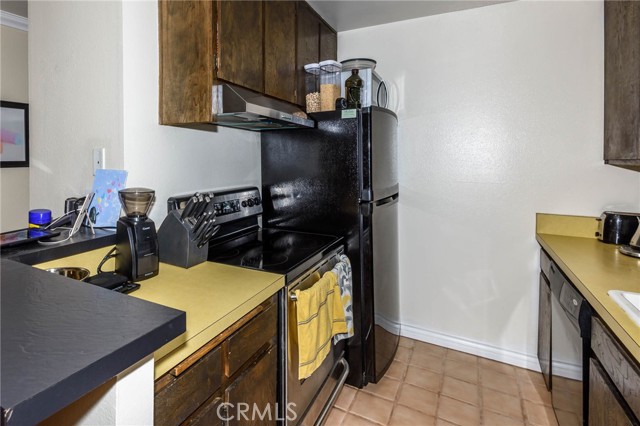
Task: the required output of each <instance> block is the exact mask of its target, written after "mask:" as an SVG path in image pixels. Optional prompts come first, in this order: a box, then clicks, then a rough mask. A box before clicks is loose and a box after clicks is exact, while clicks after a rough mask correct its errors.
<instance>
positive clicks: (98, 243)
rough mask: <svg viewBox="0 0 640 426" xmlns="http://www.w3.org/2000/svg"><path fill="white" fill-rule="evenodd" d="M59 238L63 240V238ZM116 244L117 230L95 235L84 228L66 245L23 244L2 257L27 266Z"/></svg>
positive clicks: (5, 252)
mask: <svg viewBox="0 0 640 426" xmlns="http://www.w3.org/2000/svg"><path fill="white" fill-rule="evenodd" d="M66 233H67V232H66V231H63V234H66ZM56 238H58V237H56ZM59 238H62V236H61V237H59ZM115 244H116V232H115V230H110V229H96V230H95V234H91V231H90V230H89V228H86V227H82V228H80V230H79V231H78V233H77V234H76V235H74V236H73V237H71V238H70V239H69V241H65V242H64V243H60V244H56V245H42V244H38V242H33V243H28V244H23V245H20V246H15V247H10V248H6V249H4V250H2V252H0V257H2V258H3V259H11V260H15V261H17V262H20V263H26V264H27V265H35V264H38V263H44V262H48V261H50V260H54V259H60V258H61V257H67V256H73V255H74V254H78V253H83V252H85V251H90V250H96V249H99V248H102V247H107V246H112V245H115Z"/></svg>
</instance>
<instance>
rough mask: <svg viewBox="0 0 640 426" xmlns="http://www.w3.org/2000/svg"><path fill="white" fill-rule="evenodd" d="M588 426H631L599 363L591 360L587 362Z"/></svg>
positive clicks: (611, 384) (631, 423) (631, 422)
mask: <svg viewBox="0 0 640 426" xmlns="http://www.w3.org/2000/svg"><path fill="white" fill-rule="evenodd" d="M589 425H592V426H633V425H634V423H633V421H632V419H631V418H629V416H627V414H626V413H625V411H624V408H623V407H622V405H621V404H620V402H619V401H618V399H617V398H616V395H615V391H614V390H613V383H610V380H609V378H608V377H607V375H606V373H605V372H604V371H603V370H602V367H600V363H599V362H598V361H596V360H594V359H593V358H591V359H590V362H589Z"/></svg>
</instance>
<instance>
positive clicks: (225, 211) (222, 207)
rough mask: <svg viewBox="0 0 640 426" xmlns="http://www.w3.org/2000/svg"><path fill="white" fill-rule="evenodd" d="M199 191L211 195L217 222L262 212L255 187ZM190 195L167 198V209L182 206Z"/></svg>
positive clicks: (229, 220) (258, 194) (260, 201)
mask: <svg viewBox="0 0 640 426" xmlns="http://www.w3.org/2000/svg"><path fill="white" fill-rule="evenodd" d="M200 193H201V194H204V193H207V194H209V195H213V199H212V200H211V202H212V203H213V208H214V211H215V213H216V223H217V224H222V223H226V222H232V221H234V220H238V219H243V218H246V217H251V216H259V215H260V214H262V198H260V191H259V190H258V188H256V187H247V188H239V189H232V190H226V191H215V190H211V191H200ZM192 195H193V194H187V195H184V196H176V197H171V198H169V200H168V208H169V210H173V209H180V208H184V205H185V204H186V203H187V201H188V200H189V198H190V197H191V196H192Z"/></svg>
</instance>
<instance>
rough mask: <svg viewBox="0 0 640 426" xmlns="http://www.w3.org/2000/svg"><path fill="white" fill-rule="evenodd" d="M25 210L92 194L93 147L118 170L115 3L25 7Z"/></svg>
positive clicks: (118, 25)
mask: <svg viewBox="0 0 640 426" xmlns="http://www.w3.org/2000/svg"><path fill="white" fill-rule="evenodd" d="M29 21H30V22H29V23H30V27H29V33H30V34H29V88H30V96H29V98H30V107H31V206H32V207H34V208H36V207H39V208H49V209H51V210H52V211H53V213H54V216H55V215H59V214H61V213H62V212H63V208H64V200H65V198H67V197H71V196H79V195H82V194H85V193H87V192H89V191H90V190H91V187H92V183H93V167H92V150H93V148H98V147H104V148H106V165H107V167H109V168H122V167H123V165H124V160H123V154H124V145H123V136H122V134H123V130H122V42H123V40H122V5H121V3H119V2H107V1H105V2H100V1H97V2H83V1H46V2H44V1H34V2H30V3H29Z"/></svg>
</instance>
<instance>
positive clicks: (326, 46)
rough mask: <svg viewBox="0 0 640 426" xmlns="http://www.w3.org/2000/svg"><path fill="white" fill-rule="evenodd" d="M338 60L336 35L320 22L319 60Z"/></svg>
mask: <svg viewBox="0 0 640 426" xmlns="http://www.w3.org/2000/svg"><path fill="white" fill-rule="evenodd" d="M327 59H333V60H334V61H336V60H338V35H337V34H336V32H335V31H333V30H332V29H331V27H330V26H328V25H327V24H325V23H324V22H320V60H321V61H326V60H327Z"/></svg>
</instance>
